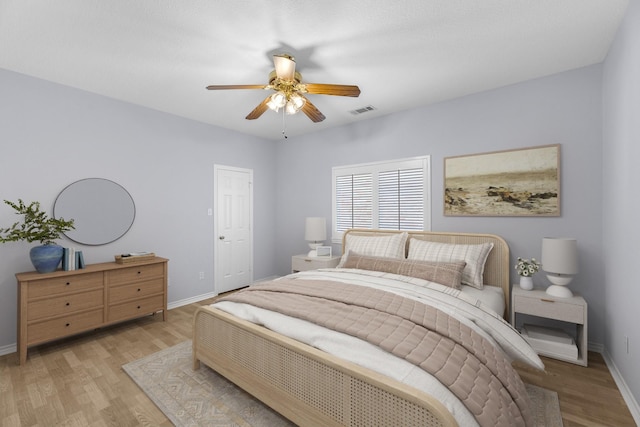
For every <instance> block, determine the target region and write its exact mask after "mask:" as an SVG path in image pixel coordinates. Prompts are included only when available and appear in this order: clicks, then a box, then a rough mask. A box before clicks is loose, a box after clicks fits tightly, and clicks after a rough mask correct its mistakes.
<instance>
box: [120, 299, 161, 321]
mask: <svg viewBox="0 0 640 427" xmlns="http://www.w3.org/2000/svg"><path fill="white" fill-rule="evenodd" d="M164 309H165V307H164V295H156V296H152V297H149V298H143V299H139V300H136V301H131V302H125V303H122V304H116V305H112V306H110V307H109V319H108V321H109V322H115V321H118V320H124V319H132V318H134V317H139V316H142V315H145V314H151V313H155V312H156V311H160V310H164Z"/></svg>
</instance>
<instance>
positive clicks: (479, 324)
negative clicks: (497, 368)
mask: <svg viewBox="0 0 640 427" xmlns="http://www.w3.org/2000/svg"><path fill="white" fill-rule="evenodd" d="M287 277H289V278H296V279H299V280H305V279H316V280H334V281H341V282H347V283H354V284H358V285H362V286H370V287H373V288H378V289H385V290H387V291H390V292H394V293H397V294H400V295H403V296H405V297H408V298H413V299H417V300H420V301H423V302H424V303H426V304H430V305H435V306H437V307H438V308H439V309H440V310H443V311H445V312H446V313H447V314H449V315H451V316H454V317H455V318H456V319H458V320H459V321H461V322H462V323H464V324H466V325H468V326H469V327H471V328H472V329H474V330H475V331H476V332H478V333H480V334H482V335H483V336H485V337H486V338H487V339H488V340H490V341H492V342H494V343H496V345H499V346H501V347H502V348H503V349H504V350H505V352H506V354H507V355H508V356H509V358H510V359H519V360H522V361H524V362H526V363H529V364H530V365H533V366H536V367H538V368H540V369H542V368H543V367H544V365H543V364H542V362H541V361H540V358H539V357H538V356H537V355H536V353H535V352H534V351H533V349H531V347H530V346H529V345H528V344H527V343H526V341H524V339H522V337H521V336H520V335H519V334H518V333H517V332H515V330H514V329H513V328H511V326H510V325H509V324H508V323H506V322H505V321H504V320H503V319H502V316H500V315H498V314H497V313H496V312H495V311H493V310H492V309H490V308H488V307H489V306H494V307H495V304H496V299H497V297H496V295H499V296H500V297H501V298H503V297H502V294H501V290H500V293H497V292H496V291H489V292H491V293H490V294H489V295H490V296H489V298H488V299H487V298H486V297H483V298H482V299H478V296H479V295H481V294H478V292H481V293H483V294H484V295H487V293H484V291H479V290H478V289H475V291H478V292H474V291H470V290H467V289H464V290H463V291H457V290H454V289H452V288H448V287H445V286H442V285H439V284H436V283H432V282H427V281H425V280H422V279H416V278H409V277H406V276H398V275H395V274H390V273H381V272H376V271H366V270H355V269H321V270H314V271H305V272H300V273H296V274H293V275H290V276H287ZM496 289H497V288H496ZM485 300H486V301H485ZM502 301H504V299H502ZM501 304H502V309H500V307H497V308H498V309H499V310H500V311H499V312H500V313H502V312H503V311H504V303H503V302H502V303H501ZM213 305H214V306H215V307H216V308H219V309H220V310H223V311H226V312H228V313H231V314H233V315H235V316H237V317H240V318H242V319H245V320H247V321H250V322H253V323H256V324H260V325H263V326H265V327H266V328H268V329H271V330H273V331H275V332H278V333H280V334H283V335H285V336H288V337H291V338H293V339H296V340H298V341H301V342H304V343H306V344H308V345H311V346H313V347H315V348H318V349H320V350H322V351H325V352H327V353H330V354H333V355H336V356H339V357H341V358H342V359H345V360H348V361H350V362H353V363H356V364H358V365H360V366H364V367H366V368H369V369H372V370H374V371H376V372H379V373H381V374H384V375H387V376H389V377H391V378H394V379H396V380H398V381H401V382H403V383H405V384H408V385H411V386H413V387H415V388H418V389H420V390H424V391H425V392H427V393H429V394H431V395H433V396H434V397H436V398H438V400H440V401H441V402H442V403H443V404H444V405H445V407H446V408H447V409H448V410H449V411H450V412H451V413H452V414H453V416H454V417H455V418H456V420H457V422H458V424H459V425H461V426H477V425H478V424H477V422H476V421H475V419H474V417H473V415H472V414H471V413H470V412H469V411H468V410H467V408H466V407H465V406H464V405H463V404H462V403H461V402H460V401H459V400H458V399H457V398H456V397H455V396H454V395H453V393H451V392H450V391H449V390H448V389H447V388H446V387H445V386H443V385H442V384H441V383H440V382H439V381H438V380H437V379H435V378H434V377H432V376H431V375H429V374H428V373H426V372H425V371H424V370H422V369H420V368H418V367H416V366H415V365H413V364H411V363H409V362H407V361H405V360H403V359H400V358H398V357H396V356H393V355H392V354H390V353H387V352H386V351H384V350H382V349H380V348H378V347H377V346H374V345H372V344H369V343H368V342H366V341H363V340H360V339H358V338H355V337H352V336H350V335H346V334H342V333H339V332H335V331H332V330H328V329H325V328H323V327H320V326H317V325H315V324H312V323H310V322H307V321H304V320H300V319H296V318H291V317H288V316H285V315H282V314H280V313H275V312H271V311H269V310H264V309H261V308H258V307H253V306H250V305H247V304H239V303H233V302H229V301H222V302H218V303H215V304H213Z"/></svg>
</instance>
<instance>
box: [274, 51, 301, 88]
mask: <svg viewBox="0 0 640 427" xmlns="http://www.w3.org/2000/svg"><path fill="white" fill-rule="evenodd" d="M273 65H274V66H275V67H276V76H278V78H279V79H282V80H287V81H293V79H294V78H295V75H296V61H295V60H294V59H293V56H291V55H287V54H285V53H283V54H280V55H273Z"/></svg>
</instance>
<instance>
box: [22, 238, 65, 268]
mask: <svg viewBox="0 0 640 427" xmlns="http://www.w3.org/2000/svg"><path fill="white" fill-rule="evenodd" d="M62 253H63V249H62V246H59V245H51V244H50V245H40V246H35V247H33V248H31V250H30V251H29V257H31V263H32V264H33V266H34V267H35V268H36V270H37V271H38V273H51V272H53V271H56V270H57V268H58V265H59V264H60V261H62Z"/></svg>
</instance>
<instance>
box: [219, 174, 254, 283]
mask: <svg viewBox="0 0 640 427" xmlns="http://www.w3.org/2000/svg"><path fill="white" fill-rule="evenodd" d="M214 179H215V185H214V188H215V192H216V194H215V195H214V201H215V206H214V215H215V218H214V233H215V236H214V238H215V245H214V247H215V261H214V268H215V278H216V282H215V291H216V292H217V293H222V292H227V291H231V290H234V289H238V288H241V287H244V286H247V285H250V284H251V282H253V232H252V229H253V185H252V184H253V171H252V170H251V169H239V168H234V167H229V166H221V165H214Z"/></svg>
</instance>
